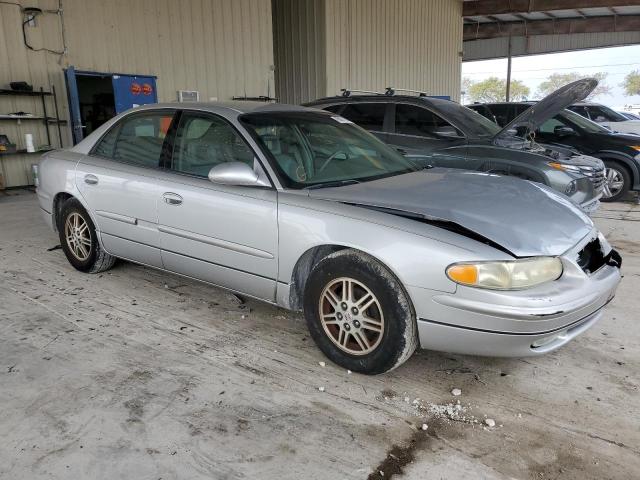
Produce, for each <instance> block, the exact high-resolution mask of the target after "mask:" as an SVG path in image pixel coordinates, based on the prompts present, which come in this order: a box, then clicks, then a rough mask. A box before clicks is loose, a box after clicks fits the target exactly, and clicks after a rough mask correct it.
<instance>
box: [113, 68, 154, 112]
mask: <svg viewBox="0 0 640 480" xmlns="http://www.w3.org/2000/svg"><path fill="white" fill-rule="evenodd" d="M112 78H113V95H114V98H115V103H116V113H122V112H124V111H125V110H129V109H130V108H133V107H137V106H138V105H146V104H147V103H158V93H157V91H156V77H143V76H139V75H121V74H114V75H113V77H112Z"/></svg>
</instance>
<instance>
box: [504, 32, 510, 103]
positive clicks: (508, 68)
mask: <svg viewBox="0 0 640 480" xmlns="http://www.w3.org/2000/svg"><path fill="white" fill-rule="evenodd" d="M508 45H509V47H508V50H507V92H506V95H505V96H506V100H507V102H509V101H510V100H511V35H509V44H508Z"/></svg>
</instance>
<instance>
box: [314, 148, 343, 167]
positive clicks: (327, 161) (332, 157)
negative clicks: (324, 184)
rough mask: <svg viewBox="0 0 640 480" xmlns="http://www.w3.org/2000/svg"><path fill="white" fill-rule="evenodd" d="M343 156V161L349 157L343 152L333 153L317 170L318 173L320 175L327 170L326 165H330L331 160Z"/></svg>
mask: <svg viewBox="0 0 640 480" xmlns="http://www.w3.org/2000/svg"><path fill="white" fill-rule="evenodd" d="M340 154H343V155H344V156H345V160H346V159H347V158H349V156H348V155H347V154H346V153H345V152H343V151H342V150H336V151H335V152H333V153H332V154H331V155H330V156H329V158H327V159H326V160H325V161H324V163H323V164H322V166H321V167H320V168H319V169H318V173H321V172H322V171H323V170H324V169H325V168H327V165H329V164H330V163H331V160H333V159H334V158H336V157H337V156H338V155H340Z"/></svg>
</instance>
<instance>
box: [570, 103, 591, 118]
mask: <svg viewBox="0 0 640 480" xmlns="http://www.w3.org/2000/svg"><path fill="white" fill-rule="evenodd" d="M568 108H569V110H571V111H572V112H576V113H577V114H578V115H582V116H583V117H585V118H589V113H588V112H587V107H582V106H577V105H571V106H570V107H568Z"/></svg>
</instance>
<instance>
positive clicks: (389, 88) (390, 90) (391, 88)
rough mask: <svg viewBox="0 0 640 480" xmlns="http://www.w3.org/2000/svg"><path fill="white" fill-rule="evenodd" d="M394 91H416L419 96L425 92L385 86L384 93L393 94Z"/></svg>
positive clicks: (424, 95) (424, 94)
mask: <svg viewBox="0 0 640 480" xmlns="http://www.w3.org/2000/svg"><path fill="white" fill-rule="evenodd" d="M396 92H409V93H417V94H418V96H419V97H426V96H427V94H426V93H425V92H421V91H420V90H411V89H409V88H394V87H387V88H386V90H385V92H384V94H385V95H395V93H396Z"/></svg>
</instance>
